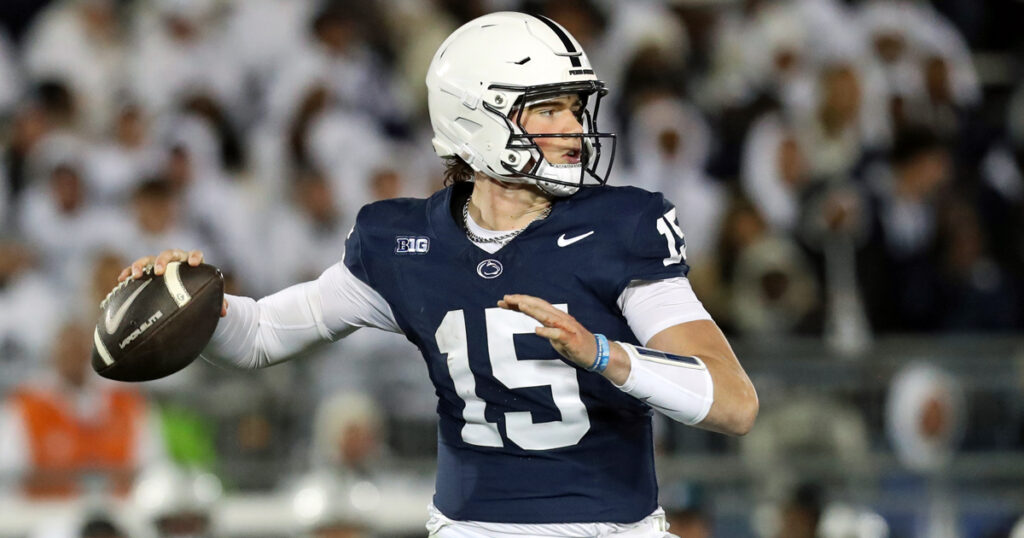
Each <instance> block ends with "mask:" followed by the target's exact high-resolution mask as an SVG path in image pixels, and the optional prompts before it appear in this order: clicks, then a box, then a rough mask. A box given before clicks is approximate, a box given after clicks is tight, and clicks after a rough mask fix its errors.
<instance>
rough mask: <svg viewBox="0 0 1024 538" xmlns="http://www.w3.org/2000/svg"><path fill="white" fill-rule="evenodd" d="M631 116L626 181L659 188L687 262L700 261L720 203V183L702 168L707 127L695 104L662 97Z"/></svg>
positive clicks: (722, 191) (715, 231) (715, 232)
mask: <svg viewBox="0 0 1024 538" xmlns="http://www.w3.org/2000/svg"><path fill="white" fill-rule="evenodd" d="M634 118H635V120H634V122H635V123H634V129H633V133H632V141H633V152H632V153H633V156H634V158H635V161H636V166H635V169H634V170H633V172H632V174H630V175H631V183H632V184H633V185H635V186H637V187H642V188H645V189H648V190H652V191H660V192H662V193H664V194H665V197H666V198H668V199H669V200H671V201H672V202H673V203H674V204H675V205H676V208H677V212H676V217H677V218H678V220H679V227H680V228H682V230H683V232H684V233H686V234H687V236H686V257H687V260H688V261H689V262H690V264H691V265H693V264H700V263H704V260H705V258H706V256H707V253H708V252H709V251H710V250H711V249H712V246H713V244H714V240H715V238H716V237H717V236H718V231H719V227H720V226H721V220H722V214H723V213H724V211H725V203H726V193H725V189H724V187H723V186H722V185H721V184H719V183H718V182H717V181H716V180H715V179H714V178H711V177H709V176H708V175H707V174H706V173H705V172H704V167H705V165H706V163H707V160H708V156H709V154H710V153H711V144H712V138H711V130H710V128H709V127H708V125H707V122H706V121H705V119H704V118H703V116H702V115H701V113H700V112H699V111H698V110H697V109H696V107H694V106H693V105H690V104H688V103H686V102H684V101H682V100H679V99H672V98H667V97H665V98H656V99H652V100H650V101H647V102H645V103H643V104H642V105H640V106H639V107H638V108H637V109H636V111H635V112H634Z"/></svg>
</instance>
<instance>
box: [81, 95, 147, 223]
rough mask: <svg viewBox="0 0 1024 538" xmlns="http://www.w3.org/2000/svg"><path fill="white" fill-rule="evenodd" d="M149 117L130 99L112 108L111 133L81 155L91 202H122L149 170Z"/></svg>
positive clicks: (108, 204) (112, 203)
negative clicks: (118, 106)
mask: <svg viewBox="0 0 1024 538" xmlns="http://www.w3.org/2000/svg"><path fill="white" fill-rule="evenodd" d="M149 131H150V128H149V121H148V119H147V117H146V116H145V114H144V112H143V110H142V108H141V107H140V106H139V105H138V104H136V103H132V102H128V103H124V104H122V105H121V106H120V108H119V109H118V110H117V111H116V114H115V115H114V119H113V126H112V128H111V130H110V133H111V136H110V137H109V138H105V139H103V140H102V141H101V142H100V143H98V144H96V145H95V146H93V147H91V148H89V149H88V151H87V152H86V155H84V156H83V157H84V160H85V162H84V177H83V179H85V181H86V183H87V184H88V189H89V192H90V193H91V195H92V198H93V200H94V203H96V204H98V205H102V206H106V207H109V208H117V207H120V206H122V205H124V203H125V202H127V201H128V199H129V198H130V197H131V193H132V191H133V190H134V189H135V187H136V186H137V185H138V182H139V181H140V179H141V178H143V177H145V176H146V175H147V174H149V173H150V172H152V168H153V167H154V166H155V164H156V162H157V158H158V152H157V150H156V148H155V147H153V140H151V137H150V132H149Z"/></svg>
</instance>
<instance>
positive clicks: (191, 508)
mask: <svg viewBox="0 0 1024 538" xmlns="http://www.w3.org/2000/svg"><path fill="white" fill-rule="evenodd" d="M221 491H222V489H221V483H220V480H218V479H217V477H216V476H214V475H212V474H209V473H204V472H201V471H197V470H195V469H190V468H184V467H177V466H174V465H161V466H154V467H151V468H149V469H148V470H146V471H145V472H143V473H141V474H140V475H139V477H138V480H137V481H136V482H135V485H134V489H133V490H132V505H133V506H132V507H133V508H134V509H135V510H136V511H137V512H138V514H139V515H141V516H142V518H143V519H144V520H145V521H146V522H147V523H150V524H151V525H152V526H153V529H154V530H155V531H156V537H157V538H194V537H210V536H213V523H214V522H213V518H212V514H213V513H214V510H215V508H216V503H217V501H218V500H219V499H220V496H221Z"/></svg>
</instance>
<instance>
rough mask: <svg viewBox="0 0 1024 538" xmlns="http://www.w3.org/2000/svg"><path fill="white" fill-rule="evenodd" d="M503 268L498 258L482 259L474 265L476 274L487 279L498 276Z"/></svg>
mask: <svg viewBox="0 0 1024 538" xmlns="http://www.w3.org/2000/svg"><path fill="white" fill-rule="evenodd" d="M504 270H505V268H504V267H502V266H501V262H499V261H498V260H484V261H482V262H480V264H479V265H477V266H476V274H478V275H480V276H482V277H484V278H487V279H491V278H498V277H499V276H501V272H502V271H504Z"/></svg>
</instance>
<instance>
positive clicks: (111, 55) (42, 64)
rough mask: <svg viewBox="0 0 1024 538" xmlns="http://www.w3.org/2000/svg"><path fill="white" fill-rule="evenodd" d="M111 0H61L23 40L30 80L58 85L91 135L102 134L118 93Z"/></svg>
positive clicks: (121, 38) (119, 57)
mask: <svg viewBox="0 0 1024 538" xmlns="http://www.w3.org/2000/svg"><path fill="white" fill-rule="evenodd" d="M118 11H119V8H118V5H117V2H116V1H115V0H61V1H57V2H53V3H51V5H50V6H49V7H48V8H47V9H46V10H45V11H43V12H42V13H41V14H40V15H39V16H38V18H37V19H36V21H35V23H34V25H33V27H32V30H31V32H30V33H29V36H28V38H27V39H26V41H25V65H26V69H27V71H28V75H29V76H30V77H32V78H33V79H35V80H40V79H47V78H50V79H54V80H60V81H63V83H64V84H65V85H66V86H67V88H68V90H69V92H70V93H71V95H72V97H73V99H74V101H75V102H76V106H77V107H78V109H79V110H80V111H81V113H82V115H83V117H82V118H81V119H82V121H83V124H84V125H83V126H84V127H86V128H87V129H88V131H90V132H91V133H95V134H98V133H101V132H103V131H105V130H107V129H108V128H109V126H110V122H111V120H112V119H113V117H114V112H115V110H116V108H117V100H118V99H119V98H120V93H121V91H122V90H123V88H124V84H125V82H126V75H127V73H125V72H124V65H125V64H126V60H127V58H128V50H127V42H126V37H125V32H124V28H123V27H122V25H121V18H120V13H119V12H118Z"/></svg>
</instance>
